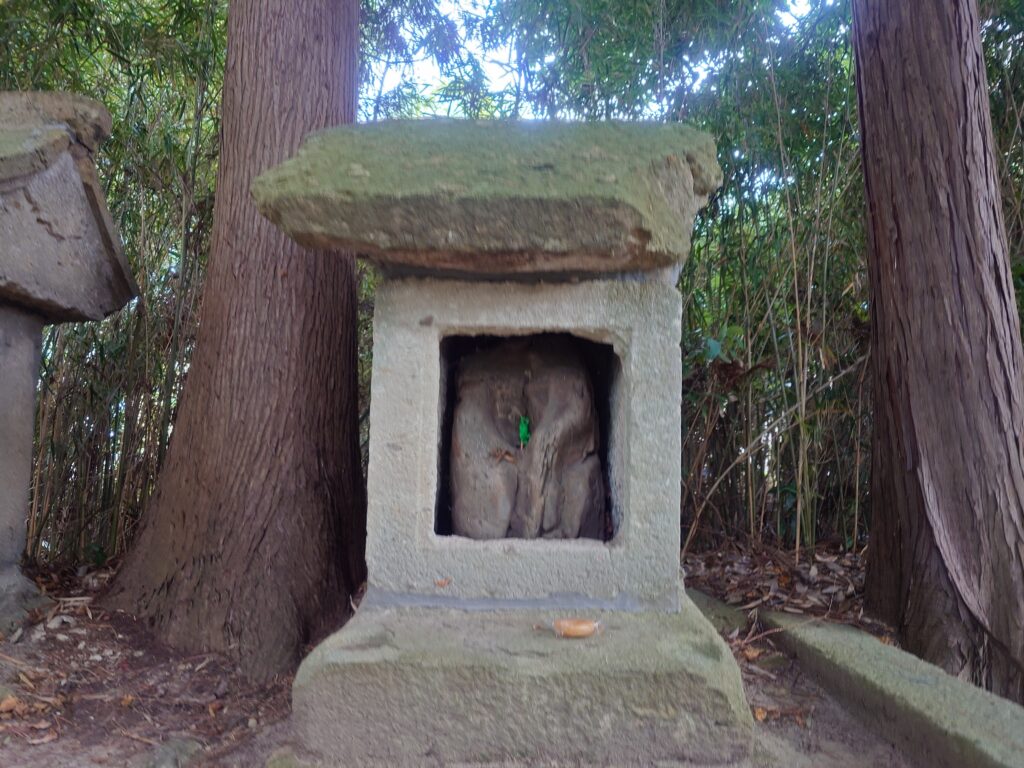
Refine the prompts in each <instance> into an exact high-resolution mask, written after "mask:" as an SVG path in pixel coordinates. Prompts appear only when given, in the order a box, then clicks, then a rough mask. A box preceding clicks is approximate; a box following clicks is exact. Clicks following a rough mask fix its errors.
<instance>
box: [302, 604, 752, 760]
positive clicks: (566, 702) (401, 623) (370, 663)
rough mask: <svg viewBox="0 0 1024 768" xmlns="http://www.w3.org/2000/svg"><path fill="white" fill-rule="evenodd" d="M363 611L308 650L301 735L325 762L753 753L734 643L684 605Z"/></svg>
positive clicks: (732, 757) (675, 757)
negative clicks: (570, 629)
mask: <svg viewBox="0 0 1024 768" xmlns="http://www.w3.org/2000/svg"><path fill="white" fill-rule="evenodd" d="M564 615H565V614H562V613H558V614H555V613H551V612H543V611H495V612H479V613H474V612H463V611H457V610H445V609H438V608H428V609H424V608H402V609H363V610H361V611H360V612H359V613H357V614H356V616H355V617H354V618H353V619H352V621H350V622H349V624H348V625H346V626H345V627H344V628H343V629H341V630H340V631H338V632H337V633H335V634H334V635H332V636H331V637H329V638H328V639H327V640H325V641H324V642H323V643H321V644H320V645H319V646H318V647H317V648H316V649H314V651H313V652H312V653H311V654H310V655H309V656H308V657H307V658H306V659H305V660H304V661H303V663H302V666H301V667H300V668H299V672H298V674H297V676H296V679H295V684H294V688H293V712H294V718H295V726H296V734H297V737H298V740H299V745H300V746H301V748H302V749H303V750H308V751H309V752H311V753H312V754H313V755H314V756H316V757H317V758H318V759H319V760H320V761H321V762H322V764H324V765H346V766H375V765H380V766H384V765H387V766H441V765H486V764H493V765H501V764H509V765H515V764H517V761H519V763H521V764H527V765H558V764H559V761H562V764H573V765H580V764H586V765H595V766H598V765H607V766H612V765H615V766H622V765H659V764H661V765H683V764H685V765H693V764H698V765H719V766H732V765H737V764H740V763H742V762H743V761H745V760H746V759H747V758H748V757H749V753H750V748H751V738H752V720H751V717H750V712H749V710H748V708H747V704H746V700H745V698H744V694H743V686H742V681H741V679H740V674H739V669H738V667H737V666H736V663H735V661H734V660H733V658H732V655H731V654H730V652H729V649H728V648H727V647H726V646H725V644H724V642H723V641H722V640H721V638H719V637H718V635H717V634H716V633H715V632H714V630H713V629H712V627H711V626H710V625H709V624H708V623H707V621H706V620H705V619H704V618H703V616H701V614H700V612H699V611H698V610H697V609H696V608H695V607H694V606H693V604H692V603H690V602H689V601H684V606H683V610H682V612H681V613H678V614H657V615H652V614H639V615H638V614H620V613H614V612H606V613H595V614H593V615H590V614H588V616H590V617H591V618H600V620H601V621H602V622H603V625H604V629H603V631H602V633H601V634H599V635H597V636H595V637H592V638H589V639H586V640H566V639H559V638H556V637H555V636H554V635H553V633H551V632H550V631H545V630H543V629H535V626H545V625H548V626H549V625H550V623H551V621H552V620H553V619H554V618H557V617H561V616H564Z"/></svg>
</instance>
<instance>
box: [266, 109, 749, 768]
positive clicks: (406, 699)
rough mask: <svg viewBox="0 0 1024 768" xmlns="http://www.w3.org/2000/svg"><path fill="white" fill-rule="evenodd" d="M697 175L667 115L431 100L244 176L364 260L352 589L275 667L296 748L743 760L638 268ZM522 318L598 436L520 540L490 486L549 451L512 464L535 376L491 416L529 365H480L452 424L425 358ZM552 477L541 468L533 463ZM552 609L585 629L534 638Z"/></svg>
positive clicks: (510, 344) (664, 374)
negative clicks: (359, 472)
mask: <svg viewBox="0 0 1024 768" xmlns="http://www.w3.org/2000/svg"><path fill="white" fill-rule="evenodd" d="M720 182H721V171H720V169H719V168H718V164H717V162H716V161H715V159H714V145H713V142H711V140H710V138H709V137H707V136H705V135H703V134H700V133H697V132H695V131H692V130H690V129H686V128H682V127H680V126H665V125H642V124H641V125H627V124H599V125H597V124H588V125H558V124H536V125H524V124H515V123H500V122H494V123H473V122H431V121H424V122H421V123H390V124H384V125H380V126H357V127H351V128H345V129H339V130H337V131H330V132H326V133H322V134H319V135H317V136H315V137H312V138H310V139H309V140H308V142H307V143H306V144H305V145H304V147H303V149H302V150H300V152H299V154H298V156H297V157H296V158H295V159H293V160H290V161H288V162H287V163H285V164H283V165H282V166H280V167H278V168H276V169H271V170H270V171H268V172H267V174H265V175H264V176H262V177H260V178H259V179H257V181H256V182H255V184H254V187H253V193H254V195H255V197H256V200H257V203H258V205H259V206H260V210H261V211H262V212H263V213H264V214H265V215H267V216H268V217H269V218H270V219H271V220H272V221H274V222H275V223H277V224H278V225H279V226H280V227H281V228H282V229H284V230H285V231H286V232H287V233H289V234H290V235H292V236H293V237H294V238H295V239H297V240H298V241H299V242H303V243H307V244H311V245H316V246H326V247H330V248H348V249H354V250H357V251H358V252H360V253H363V254H367V255H368V257H370V258H372V259H373V260H375V261H377V262H379V263H380V264H381V265H382V266H383V267H384V268H385V278H384V279H383V281H382V283H381V285H380V286H379V288H378V292H377V297H376V304H375V313H374V349H373V377H372V382H373V399H372V402H371V407H370V463H369V476H368V481H367V484H368V510H367V537H366V558H367V566H368V587H367V593H366V598H365V600H364V603H363V605H362V606H361V608H360V610H359V612H358V613H357V614H356V616H355V617H354V618H353V619H352V620H351V622H350V623H349V624H348V625H347V626H345V627H344V628H343V629H341V630H340V631H339V632H338V633H336V634H335V635H333V636H331V637H330V638H328V639H327V640H326V641H324V642H323V643H322V644H321V645H320V646H318V647H317V648H316V649H315V650H314V651H313V653H312V654H310V656H309V657H308V658H306V659H305V660H304V661H303V663H302V665H301V667H300V668H299V672H298V675H297V677H296V680H295V685H294V688H293V707H294V717H295V727H296V729H297V733H298V736H299V747H300V750H302V751H303V752H304V755H305V756H306V757H308V758H309V761H311V763H312V764H318V765H325V766H327V765H344V766H364V765H365V766H410V767H411V766H442V765H464V766H468V765H566V766H569V765H573V766H578V765H594V766H598V765H603V766H626V765H662V766H674V765H680V766H681V765H688V766H693V765H737V764H741V763H742V762H743V761H744V760H745V759H746V757H747V756H748V754H749V749H750V739H751V735H752V720H751V716H750V712H749V710H748V708H747V706H746V702H745V700H744V696H743V687H742V683H741V680H740V674H739V669H738V667H737V666H736V663H735V661H734V660H733V658H732V656H731V654H730V653H729V650H728V648H727V647H726V646H725V644H724V642H723V641H722V640H721V639H720V638H719V637H718V635H717V634H716V633H715V631H714V629H713V628H712V627H711V625H710V624H709V623H708V622H707V621H706V620H705V619H704V618H703V616H701V614H700V613H699V612H698V611H697V610H696V609H695V608H694V607H693V605H692V604H691V603H690V601H689V600H688V599H687V598H686V596H685V594H684V593H683V591H682V589H681V585H680V582H679V547H680V531H679V498H680V453H681V437H680V430H681V424H680V405H681V396H682V392H681V390H682V363H681V359H680V351H679V341H680V336H681V327H680V326H681V297H680V296H679V293H678V292H677V290H676V288H675V286H674V285H671V284H667V283H666V282H665V280H664V278H665V276H666V275H669V274H672V273H674V271H675V268H676V267H677V266H678V264H679V263H681V261H682V259H684V258H685V256H686V254H687V252H688V250H689V244H690V230H691V229H692V225H693V217H694V215H695V214H696V211H697V210H698V209H699V208H700V207H701V205H703V204H704V203H705V202H706V200H707V196H708V195H709V194H710V193H711V192H712V191H713V190H714V189H715V188H716V187H717V185H718V184H720ZM474 276H475V277H476V278H477V279H471V278H473V277H474ZM524 340H525V341H527V343H529V344H533V345H536V347H538V348H539V347H543V346H545V345H547V344H549V343H550V342H551V341H552V340H555V341H556V342H557V344H558V345H566V346H564V348H566V349H569V350H571V353H570V354H571V355H572V357H573V359H574V360H581V361H584V362H581V363H580V364H579V366H577V368H576V369H575V370H574V373H573V377H575V378H573V381H579V380H580V377H582V376H584V375H585V376H586V378H585V379H584V381H585V384H571V383H570V382H569V379H568V376H567V377H566V378H565V380H564V381H562V382H561V383H562V384H563V385H564V386H562V387H561V389H560V394H559V397H560V398H564V397H566V394H565V393H566V392H569V391H571V390H572V387H573V386H579V387H581V389H580V391H581V392H582V391H583V388H586V392H587V394H586V399H587V402H588V404H589V403H593V404H594V407H595V413H596V417H595V419H596V421H597V430H596V433H595V434H597V435H598V436H599V439H598V440H597V442H598V443H599V445H598V446H597V447H596V449H590V448H588V450H592V452H591V453H588V454H587V455H586V456H585V457H583V458H586V459H587V460H590V459H591V458H592V457H594V456H596V457H598V458H599V461H600V468H601V469H600V471H601V473H602V475H601V478H600V480H599V481H598V482H594V483H593V485H592V486H591V485H588V487H587V489H586V490H587V493H590V492H591V488H592V487H600V489H601V490H602V491H604V492H605V493H606V498H605V499H603V500H602V501H603V503H600V504H597V505H595V508H596V511H595V514H601V515H603V522H604V525H603V526H602V527H601V528H600V529H599V530H598V532H597V533H596V534H594V533H593V532H592V535H591V536H589V537H584V538H559V537H552V538H529V537H520V534H519V531H517V528H516V526H515V525H508V524H506V522H505V518H506V517H507V514H506V510H505V508H504V507H503V508H501V509H497V510H496V509H492V508H491V507H492V506H494V505H491V504H490V500H492V499H501V500H503V503H505V506H506V507H508V506H509V503H508V499H509V498H513V497H514V498H515V504H514V508H515V509H517V510H521V509H523V508H524V505H525V506H526V507H527V508H528V509H530V511H531V512H530V513H531V514H534V513H535V512H536V509H535V508H530V507H529V506H528V505H529V504H530V503H532V501H533V497H530V496H529V494H530V493H531V490H530V489H533V488H536V487H538V483H537V482H535V481H538V478H534V477H532V476H529V473H530V472H531V471H534V470H533V469H531V467H540V469H537V470H535V471H536V472H538V473H558V472H559V471H560V470H559V469H558V467H559V466H560V465H559V464H558V462H556V461H547V462H545V461H537V462H531V461H530V459H531V458H532V457H534V456H536V453H535V452H534V447H535V446H539V447H538V450H551V451H554V450H555V448H552V447H551V446H552V445H553V443H543V442H541V443H538V444H531V445H530V447H529V448H527V445H526V440H527V439H529V438H528V434H527V431H526V430H524V431H522V432H520V433H519V434H520V435H522V436H523V437H520V438H519V439H518V440H515V439H509V438H508V435H509V434H513V431H514V430H513V427H514V424H515V422H516V421H520V424H525V423H527V420H524V419H523V417H524V416H529V417H532V418H534V419H536V420H537V423H536V427H537V434H541V433H542V432H543V429H544V428H545V427H546V426H548V425H550V424H551V423H552V421H553V420H554V419H555V417H554V416H552V414H551V411H552V408H551V407H548V406H550V403H551V400H548V401H546V403H547V404H546V405H536V406H530V407H531V408H532V409H533V410H535V412H534V413H532V414H517V413H512V412H511V411H510V412H508V413H506V411H509V409H512V410H515V408H522V407H523V406H522V405H521V403H523V402H524V399H523V398H521V397H519V396H518V395H517V394H516V393H515V392H512V393H511V394H509V393H502V392H500V391H499V390H500V387H501V386H504V387H512V388H515V387H517V386H519V387H523V388H524V390H523V391H524V392H525V391H526V390H525V387H526V386H528V385H526V384H523V383H521V382H523V381H526V380H528V379H529V378H530V376H531V375H532V373H530V372H529V371H527V372H518V371H511V372H510V375H508V376H504V374H503V376H501V377H496V378H500V379H501V381H502V382H504V383H503V384H500V385H498V388H497V389H495V392H497V394H496V395H495V396H494V397H489V398H483V399H482V400H481V401H480V402H482V403H484V405H480V402H477V403H476V404H475V405H473V406H472V408H470V409H469V411H470V413H471V414H472V413H474V412H475V413H478V414H481V415H480V416H479V417H478V418H477V426H478V430H477V431H476V432H474V429H473V427H474V425H473V423H472V420H473V416H472V415H470V416H469V422H467V421H466V420H465V414H466V413H467V411H466V410H463V411H458V408H459V407H460V399H459V398H460V390H459V389H458V387H457V386H454V387H453V385H452V382H453V381H454V382H458V381H460V380H463V379H462V374H464V373H465V371H466V368H465V367H460V366H463V364H464V361H466V360H476V361H479V360H480V359H481V358H480V357H479V356H477V353H479V352H480V351H481V350H489V351H488V352H487V354H488V355H490V357H486V358H483V359H488V360H494V361H495V362H494V366H493V367H492V371H498V370H502V371H504V372H508V371H506V369H509V367H510V366H513V365H514V363H513V362H511V361H510V360H508V359H506V360H500V359H497V358H495V356H494V351H495V350H499V351H500V350H503V349H504V350H508V349H512V348H515V345H516V343H518V342H519V341H524ZM548 348H553V347H550V346H549V347H548ZM467 350H468V352H467ZM474 365H479V362H477V363H474ZM579 369H585V373H583V374H581V373H579ZM473 370H474V372H475V374H477V375H478V374H479V373H480V371H479V369H478V368H473ZM511 374H515V375H511ZM508 382H513V383H511V384H510V383H508ZM515 382H519V383H518V384H517V383H515ZM461 392H462V393H464V392H465V390H461ZM579 398H580V399H579V400H577V401H576V402H575V403H574V405H579V403H580V402H581V401H582V399H584V396H583V395H582V394H581V395H579ZM513 404H517V405H514V406H513ZM488 408H489V409H492V410H487V411H486V412H483V411H482V409H488ZM474 409H475V410H474ZM457 412H458V413H461V417H460V420H459V422H458V430H455V429H453V426H452V425H453V422H454V419H455V416H454V415H453V414H455V413H457ZM544 419H548V421H547V422H546V423H543V420H544ZM495 425H499V426H500V428H498V427H495ZM586 428H587V429H588V430H591V429H593V428H594V427H593V423H590V424H588V426H587V427H586ZM549 434H550V433H549ZM588 434H590V433H589V432H588ZM581 442H583V441H581ZM456 459H458V460H459V461H461V462H463V463H461V464H459V465H458V466H459V467H460V470H461V471H463V472H468V473H473V472H476V474H475V475H472V476H471V478H470V479H471V482H472V487H473V488H474V494H473V495H472V498H473V501H471V502H470V503H471V504H474V505H476V506H475V507H474V508H472V509H469V510H466V509H464V508H461V507H460V514H465V515H466V516H467V517H468V518H469V519H473V520H479V521H483V523H484V524H481V525H479V526H477V528H476V530H479V531H483V532H484V535H481V536H480V537H479V538H473V537H470V536H469V535H466V536H460V535H456V533H457V531H458V530H460V529H459V528H458V527H457V526H455V525H453V524H452V501H451V499H452V496H453V488H454V486H453V479H452V477H453V470H452V465H454V463H455V461H456ZM574 460H576V461H579V460H581V457H579V456H575V457H574ZM502 462H511V463H514V464H515V466H516V472H515V473H514V474H513V473H509V472H502V471H501V470H503V469H504V467H502V466H501V463H502ZM481 468H482V469H481ZM524 468H525V469H524ZM523 472H525V473H527V475H528V476H527V477H526V478H525V480H524V477H523V474H522V473H523ZM549 480H550V477H549V474H544V476H543V477H541V478H539V481H540V482H545V483H546V482H548V481H549ZM573 482H578V480H577V479H576V478H575V476H572V475H570V474H569V473H567V472H563V473H562V474H561V475H560V476H559V477H558V478H557V479H556V482H554V483H553V484H552V486H553V487H558V485H559V483H561V484H562V487H564V486H566V485H569V484H572V483H573ZM587 482H590V481H589V480H588V481H587ZM488 483H494V484H497V485H496V487H495V492H494V493H491V494H489V493H488V492H487V490H488V487H487V484H488ZM552 486H549V487H552ZM524 488H525V489H526V490H525V491H524ZM578 490H579V489H573V490H572V491H571V492H567V493H563V494H562V495H559V494H558V493H553V494H551V495H550V496H548V497H547V500H546V501H545V504H550V505H558V504H563V505H564V507H565V508H566V509H567V508H568V506H569V505H570V504H574V503H576V502H575V501H566V500H567V499H573V500H577V499H579V498H581V497H582V496H585V495H586V494H581V493H578ZM524 494H527V495H526V496H525V497H524ZM574 509H575V508H574ZM563 511H564V510H563ZM548 512H553V514H552V515H551V518H552V519H558V518H557V515H558V513H559V510H558V509H548V508H545V510H544V514H545V516H547V513H548ZM462 530H463V531H464V532H465V531H466V529H465V528H463V529H462ZM504 531H507V534H506V537H503V538H498V537H497V536H501V533H502V532H504ZM565 618H579V619H584V620H587V621H597V622H599V624H600V627H601V631H600V632H599V633H597V634H596V635H593V636H590V637H587V638H583V639H566V638H563V637H558V636H556V635H555V634H554V633H553V632H552V630H551V627H552V625H553V622H554V621H555V620H556V619H565Z"/></svg>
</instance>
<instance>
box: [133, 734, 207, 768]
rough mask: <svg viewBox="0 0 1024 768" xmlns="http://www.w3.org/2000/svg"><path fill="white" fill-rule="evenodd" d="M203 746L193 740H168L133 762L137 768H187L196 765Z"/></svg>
mask: <svg viewBox="0 0 1024 768" xmlns="http://www.w3.org/2000/svg"><path fill="white" fill-rule="evenodd" d="M202 751H203V745H202V744H201V743H199V742H198V741H196V740H195V739H177V738H176V739H168V740H167V741H165V742H164V743H163V744H161V745H160V746H158V747H155V748H154V749H153V750H152V751H151V752H149V753H148V754H144V755H142V756H140V758H139V759H138V760H136V761H135V765H136V766H137V767H138V768H188V766H193V765H198V764H199V762H200V760H201V755H202Z"/></svg>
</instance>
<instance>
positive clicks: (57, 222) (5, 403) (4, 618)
mask: <svg viewBox="0 0 1024 768" xmlns="http://www.w3.org/2000/svg"><path fill="white" fill-rule="evenodd" d="M110 129H111V120H110V114H109V113H108V112H107V110H106V109H104V107H103V106H102V105H100V104H98V103H96V102H95V101H92V100H90V99H86V98H83V97H80V96H75V95H72V94H65V93H0V631H4V630H5V629H6V628H7V627H9V626H10V625H11V624H12V623H13V622H14V621H16V620H18V619H20V618H21V616H22V615H23V609H24V608H25V607H26V605H28V604H29V603H31V602H32V601H33V600H34V599H35V595H36V590H35V586H34V585H33V584H31V583H30V582H29V581H28V580H27V579H25V578H24V577H23V576H22V575H21V574H20V573H19V571H18V561H19V559H20V558H21V555H22V552H23V551H24V549H25V520H26V516H27V514H28V498H29V482H30V479H31V469H32V431H33V418H32V417H33V413H34V409H35V396H36V381H37V379H38V377H39V356H40V343H41V340H42V330H43V326H44V325H46V324H49V323H57V322H67V321H73V320H99V319H101V318H104V317H106V316H107V315H109V314H111V313H112V312H116V311H117V310H118V309H120V308H121V307H122V306H124V304H125V303H126V302H127V301H128V300H129V299H131V298H132V297H134V296H135V295H136V294H137V292H138V289H137V287H136V285H135V281H134V280H133V279H132V276H131V272H130V271H129V270H128V265H127V263H126V262H125V258H124V253H123V252H122V249H121V238H120V236H119V235H118V234H117V231H116V229H115V228H114V224H113V222H112V221H111V219H110V213H109V212H108V211H107V206H106V202H105V200H104V196H103V190H102V189H101V187H100V184H99V180H98V179H97V177H96V169H95V167H94V165H93V153H94V152H95V151H96V148H97V147H98V145H99V144H100V143H101V142H102V141H103V140H104V139H105V138H106V137H107V136H108V135H109V134H110Z"/></svg>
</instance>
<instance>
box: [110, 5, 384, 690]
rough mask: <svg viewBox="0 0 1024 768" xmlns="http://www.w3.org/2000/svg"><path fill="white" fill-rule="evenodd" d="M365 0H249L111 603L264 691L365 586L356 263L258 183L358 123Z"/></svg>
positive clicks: (231, 52) (240, 10)
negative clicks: (194, 304) (210, 199)
mask: <svg viewBox="0 0 1024 768" xmlns="http://www.w3.org/2000/svg"><path fill="white" fill-rule="evenodd" d="M358 5H359V4H358V0H303V2H299V3H296V2H292V1H291V0H234V1H233V2H232V3H231V6H230V10H229V15H228V52H227V68H226V71H225V76H224V92H223V93H224V95H223V109H222V114H223V125H222V134H221V153H220V167H219V170H218V180H217V181H218V183H217V197H216V203H215V208H214V224H213V238H212V246H211V253H210V257H209V264H208V271H207V276H206V283H205V286H204V293H203V306H202V316H201V323H200V326H199V335H198V340H197V349H196V353H195V357H194V358H193V360H192V365H191V370H190V371H189V374H188V378H187V381H186V386H185V395H184V398H183V401H182V405H181V409H180V413H179V415H178V419H177V423H176V424H175V427H174V432H173V437H172V439H171V445H170V450H169V453H168V456H167V462H166V465H165V467H164V469H163V472H162V474H161V477H160V480H159V483H158V487H157V490H156V492H155V495H154V497H153V499H152V501H151V503H150V506H149V509H148V511H147V514H146V517H145V519H144V522H143V527H142V530H141V531H140V533H139V536H138V539H137V541H136V543H135V546H134V547H133V549H132V551H131V552H130V554H129V556H128V558H127V559H126V561H125V564H124V567H123V568H122V570H121V572H120V573H119V575H118V578H117V580H116V582H115V584H114V587H113V589H112V591H111V594H110V595H109V596H108V604H110V605H113V606H114V607H118V608H123V609H125V610H129V611H135V612H137V613H139V614H140V615H142V616H144V617H146V618H148V619H149V620H150V622H151V624H152V626H153V627H154V628H155V630H156V631H157V634H158V636H159V637H161V638H162V639H164V640H165V641H166V642H168V643H170V644H171V645H173V646H176V647H179V648H183V649H192V650H202V651H206V650H217V651H224V652H227V653H229V654H230V655H232V656H233V657H235V658H236V659H238V660H239V662H240V663H241V666H242V669H243V670H244V671H246V672H247V673H248V674H249V675H250V676H251V677H253V678H255V679H266V678H268V677H270V676H272V675H274V674H275V673H278V672H282V671H286V670H288V669H290V668H292V667H293V666H294V665H295V663H296V662H297V661H298V659H299V657H300V653H301V650H302V647H303V645H304V644H305V643H307V642H309V641H310V640H311V639H312V638H314V637H315V636H316V635H318V634H319V633H321V632H322V631H323V630H324V629H327V628H329V627H330V626H331V625H332V623H336V622H337V620H338V619H340V618H341V612H342V611H343V610H344V609H345V607H346V606H347V604H348V601H347V597H348V595H349V593H351V592H352V591H353V590H354V589H355V588H356V587H357V586H358V585H359V583H360V582H361V581H362V579H363V575H364V565H363V543H364V536H365V511H364V507H365V505H364V490H363V483H362V476H361V470H360V463H359V445H358V430H357V403H356V336H355V321H356V293H355V287H356V285H355V270H354V260H353V258H352V257H351V256H349V255H345V254H331V253H324V252H312V251H308V250H306V249H304V248H301V247H299V246H298V245H296V244H295V243H293V242H292V241H291V240H289V239H287V238H286V237H285V236H284V235H282V234H281V233H280V232H279V231H277V230H276V229H275V228H274V227H273V226H272V225H271V224H270V223H269V222H267V221H266V220H265V219H263V218H262V217H261V216H260V215H259V214H258V213H257V211H256V208H255V206H254V205H253V202H252V200H251V198H250V195H249V185H250V182H251V181H252V179H253V178H254V177H255V176H256V175H257V174H258V173H260V172H261V171H262V170H264V169H265V168H268V167H269V166H271V165H274V164H276V163H279V162H281V161H283V160H284V159H286V158H288V157H289V156H290V155H292V154H293V153H294V152H295V150H296V149H297V148H298V146H299V143H300V141H301V139H302V138H303V136H304V135H305V134H306V133H308V132H309V131H314V130H318V129H321V128H324V127H327V126H331V125H336V124H339V123H344V122H351V121H352V120H353V119H354V117H355V109H356V97H357V55H358V45H359V31H358Z"/></svg>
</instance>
